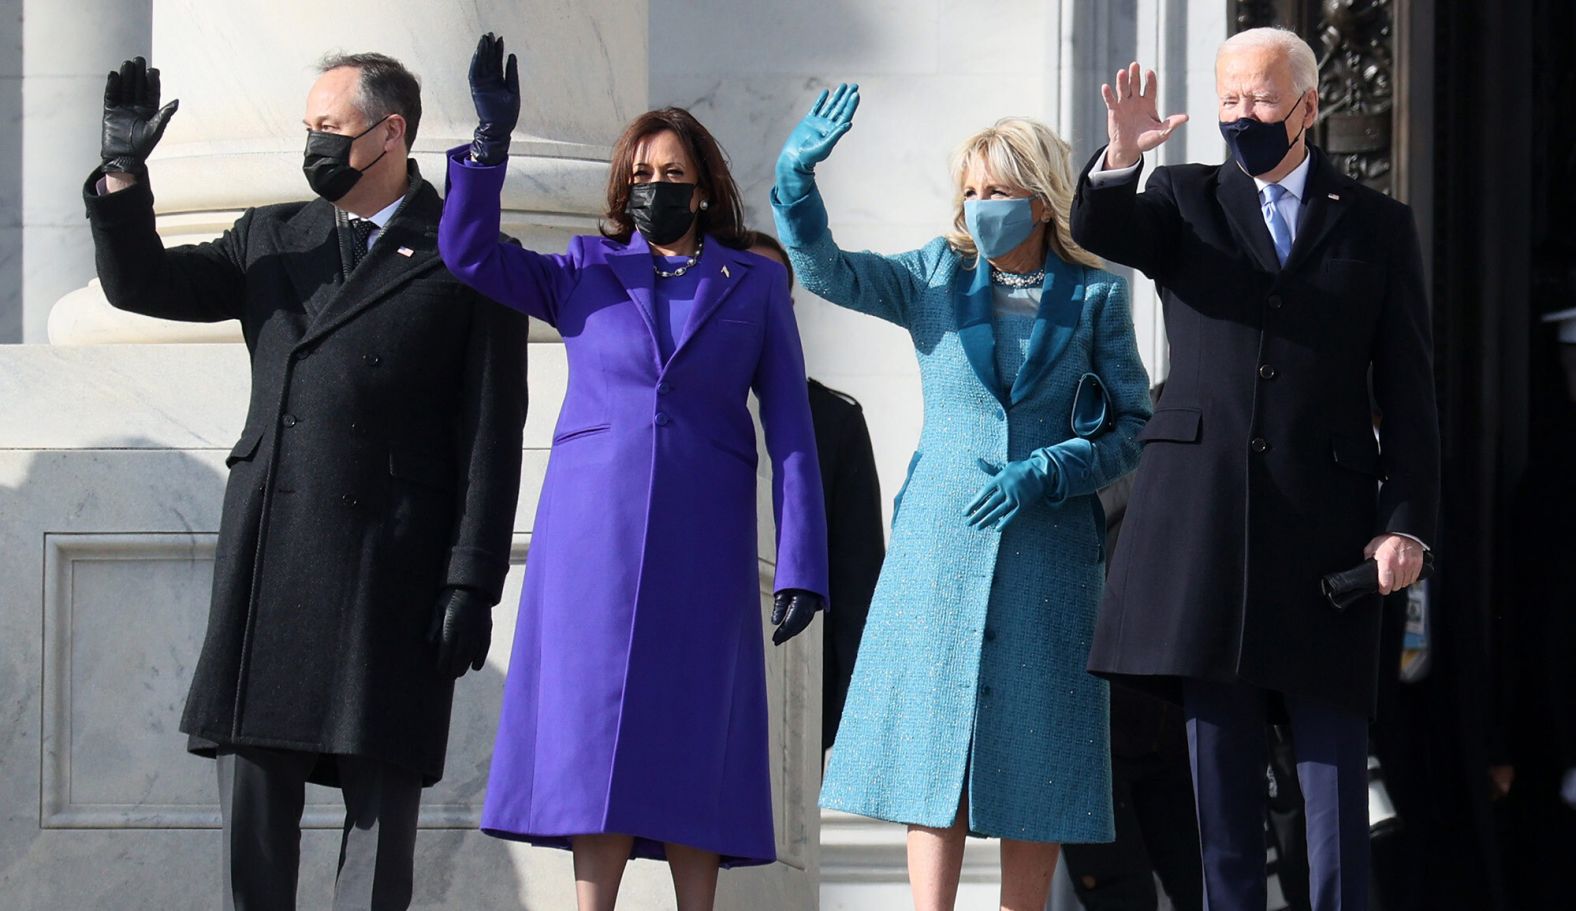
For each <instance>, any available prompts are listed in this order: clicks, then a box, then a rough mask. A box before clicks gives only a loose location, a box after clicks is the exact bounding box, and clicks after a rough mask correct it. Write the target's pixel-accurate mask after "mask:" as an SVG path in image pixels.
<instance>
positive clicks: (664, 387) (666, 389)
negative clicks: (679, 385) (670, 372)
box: [657, 382, 673, 395]
mask: <svg viewBox="0 0 1576 911" xmlns="http://www.w3.org/2000/svg"><path fill="white" fill-rule="evenodd" d="M672 391H673V387H672V386H671V385H669V384H668V383H666V382H663V383H658V384H657V395H667V394H668V393H670V392H672Z"/></svg>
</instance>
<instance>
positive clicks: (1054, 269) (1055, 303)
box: [993, 252, 1084, 405]
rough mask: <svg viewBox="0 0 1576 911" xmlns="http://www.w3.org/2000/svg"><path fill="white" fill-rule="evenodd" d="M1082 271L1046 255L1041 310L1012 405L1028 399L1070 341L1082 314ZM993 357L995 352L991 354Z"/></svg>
mask: <svg viewBox="0 0 1576 911" xmlns="http://www.w3.org/2000/svg"><path fill="white" fill-rule="evenodd" d="M1083 299H1084V270H1083V267H1082V266H1075V265H1073V264H1072V263H1069V262H1064V261H1063V260H1062V258H1061V257H1060V256H1057V255H1056V254H1055V253H1054V252H1053V253H1051V254H1050V255H1049V256H1047V257H1046V258H1045V284H1044V285H1042V286H1041V288H1040V310H1039V313H1038V314H1036V315H1035V318H1034V328H1033V329H1032V330H1031V331H1030V332H1029V350H1028V351H1027V352H1026V353H1025V355H1024V359H1023V366H1022V367H1021V368H1019V369H1018V376H1017V378H1016V379H1014V380H1013V383H1012V404H1014V405H1016V404H1018V403H1019V402H1021V401H1023V400H1024V399H1025V398H1028V396H1029V393H1031V392H1033V391H1034V387H1035V386H1036V385H1037V384H1038V383H1039V382H1040V380H1041V379H1043V378H1044V377H1045V374H1046V373H1048V372H1050V369H1051V365H1052V364H1054V363H1056V359H1057V358H1058V357H1061V354H1062V351H1063V349H1065V348H1066V347H1067V343H1068V342H1070V341H1072V337H1073V332H1074V331H1075V330H1077V328H1078V318H1079V317H1080V316H1082V314H1083ZM993 357H994V355H993Z"/></svg>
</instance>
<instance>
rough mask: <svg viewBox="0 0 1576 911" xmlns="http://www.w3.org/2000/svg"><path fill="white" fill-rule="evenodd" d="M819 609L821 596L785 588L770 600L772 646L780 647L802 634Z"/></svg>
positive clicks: (798, 589) (799, 589)
mask: <svg viewBox="0 0 1576 911" xmlns="http://www.w3.org/2000/svg"><path fill="white" fill-rule="evenodd" d="M820 609H821V596H820V595H818V594H816V593H815V592H807V591H805V590H804V589H802V588H785V589H783V590H782V591H780V592H778V593H777V594H776V596H775V597H773V598H772V625H773V626H775V627H777V630H776V631H775V632H773V633H772V644H773V645H782V644H783V643H784V642H787V641H788V640H789V639H792V638H793V637H795V636H797V635H799V634H800V633H802V632H804V630H805V627H808V626H809V625H810V621H811V620H812V619H814V618H815V612H816V611H818V610H820Z"/></svg>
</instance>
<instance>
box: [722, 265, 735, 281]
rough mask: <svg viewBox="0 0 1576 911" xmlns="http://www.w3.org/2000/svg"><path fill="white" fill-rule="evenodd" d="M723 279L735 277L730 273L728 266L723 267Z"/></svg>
mask: <svg viewBox="0 0 1576 911" xmlns="http://www.w3.org/2000/svg"><path fill="white" fill-rule="evenodd" d="M722 277H723V278H732V277H733V275H732V273H730V272H729V271H728V267H727V266H723V267H722Z"/></svg>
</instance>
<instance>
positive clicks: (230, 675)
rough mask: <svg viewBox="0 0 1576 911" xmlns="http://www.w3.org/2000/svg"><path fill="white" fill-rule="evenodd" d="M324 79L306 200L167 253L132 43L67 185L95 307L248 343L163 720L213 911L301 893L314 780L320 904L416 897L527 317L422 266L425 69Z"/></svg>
mask: <svg viewBox="0 0 1576 911" xmlns="http://www.w3.org/2000/svg"><path fill="white" fill-rule="evenodd" d="M320 71H321V72H320V75H319V77H318V79H317V81H316V82H315V83H314V84H313V86H312V89H311V92H310V93H309V94H308V95H307V101H306V119H305V125H306V130H307V132H306V153H305V160H304V162H303V167H304V171H305V174H306V180H307V183H308V185H309V186H311V188H312V190H313V191H314V192H316V193H317V194H318V196H319V197H320V198H319V199H315V200H312V201H310V202H293V203H285V204H282V205H272V206H265V207H262V208H257V209H249V210H247V211H246V212H245V213H244V214H243V215H242V216H241V217H240V219H239V220H238V221H236V223H235V224H234V225H233V226H232V227H231V228H230V229H229V230H227V231H225V232H224V234H223V236H221V237H219V238H218V239H217V240H214V241H212V242H209V243H203V244H197V245H194V246H181V247H173V248H171V249H165V247H164V245H163V244H162V243H161V242H160V240H159V236H158V234H157V233H156V231H155V229H154V209H153V190H152V188H151V186H150V183H149V179H148V169H147V167H146V165H145V162H146V160H147V157H148V154H149V153H150V152H151V151H153V148H154V146H155V145H156V144H157V143H158V141H159V137H160V136H161V135H162V134H163V132H164V128H165V126H166V125H167V124H168V123H169V120H170V117H171V116H172V115H173V114H174V113H175V110H176V102H173V101H172V102H170V103H169V104H167V105H165V106H164V107H162V108H161V107H160V106H159V94H160V92H159V71H158V70H157V69H150V68H148V66H147V65H146V63H145V62H144V61H143V60H142V58H140V57H139V58H137V59H135V60H130V61H127V62H126V63H125V64H123V65H122V66H121V68H120V70H119V71H118V72H114V73H111V74H110V75H109V80H108V85H107V87H106V90H105V97H104V129H103V143H102V146H103V147H102V152H103V164H102V165H100V166H99V167H98V168H96V169H95V170H94V171H93V173H92V175H91V176H89V178H88V180H87V185H86V186H85V188H84V195H85V201H86V205H87V214H88V219H89V221H90V224H91V225H92V230H93V241H94V245H95V248H96V251H97V263H98V275H99V279H100V280H101V281H102V283H103V286H104V293H105V295H106V296H107V297H108V298H109V302H110V303H111V304H113V305H114V306H115V307H118V308H120V309H122V310H129V311H134V312H137V313H143V314H147V315H149V316H155V317H161V318H164V319H175V320H186V321H191V322H219V321H222V320H231V319H234V320H239V321H240V323H241V331H242V334H243V335H244V336H245V339H246V346H247V350H248V352H249V353H250V355H251V365H252V368H251V369H252V392H251V403H250V405H249V407H248V410H247V416H246V426H245V429H244V430H243V431H242V433H241V439H240V442H238V443H237V444H236V446H235V449H234V450H233V451H232V452H231V453H230V456H229V458H228V459H226V460H225V461H226V464H227V465H228V466H229V468H230V477H229V482H228V484H227V486H226V489H225V495H224V509H223V513H222V517H221V520H220V528H219V544H218V550H217V553H216V554H215V558H214V584H213V602H212V606H211V608H210V612H209V616H208V632H207V636H206V638H205V639H204V641H203V646H202V655H201V657H200V659H199V660H198V662H197V668H196V672H195V674H194V677H193V680H192V686H191V692H190V695H189V696H188V697H187V701H186V710H185V714H184V715H183V716H182V718H181V724H180V727H181V730H182V731H184V732H186V733H187V734H188V735H190V738H191V740H190V748H191V750H192V751H193V752H196V753H199V754H201V755H205V756H214V757H217V760H218V761H217V763H216V766H217V769H218V777H219V806H220V810H221V814H222V816H223V836H224V907H225V908H227V909H233V908H247V909H259V908H262V909H281V908H284V909H288V908H293V907H295V900H296V881H297V872H298V867H299V863H300V850H301V846H300V841H301V832H300V823H301V812H302V808H303V804H304V801H305V786H306V783H307V782H308V781H312V782H316V783H319V784H325V785H330V786H337V787H339V788H341V789H342V791H343V793H344V799H345V826H344V837H343V841H342V845H341V850H340V856H339V872H338V877H337V879H336V881H335V886H334V905H333V906H334V907H335V908H336V909H352V908H354V909H365V908H375V909H398V908H405V907H407V906H409V904H410V901H411V897H412V892H413V889H414V869H413V868H414V851H415V839H416V816H417V810H418V808H419V805H420V800H421V789H422V788H423V787H424V786H427V785H431V784H432V783H434V782H436V781H437V780H438V779H439V778H440V777H441V776H442V774H443V761H444V753H445V750H446V748H447V745H448V735H449V712H450V706H451V704H452V701H453V693H454V680H455V678H457V677H459V676H460V675H461V674H463V673H464V672H465V669H466V668H467V667H469V668H474V669H477V670H480V669H481V667H482V664H483V661H484V660H485V658H486V655H487V648H488V644H489V641H490V638H491V631H492V618H491V609H492V605H493V604H494V603H495V602H496V601H497V600H498V598H499V594H500V590H501V588H502V586H503V579H504V575H505V573H506V572H507V571H508V569H509V547H510V538H511V532H512V529H513V525H514V507H515V499H516V497H517V496H518V493H519V484H520V442H521V428H522V425H523V424H524V422H525V408H526V393H525V345H524V342H525V321H524V318H523V317H519V316H517V315H515V314H513V313H510V312H509V311H508V310H505V309H504V308H502V307H498V306H496V305H494V304H492V303H490V302H488V301H486V300H484V299H483V298H482V297H481V296H480V295H478V294H476V293H475V292H474V291H471V290H470V289H469V288H466V287H465V286H464V285H462V284H460V283H459V281H457V280H456V279H455V278H454V277H453V276H452V275H450V274H449V273H448V272H447V271H445V270H444V268H443V263H442V261H441V260H440V259H439V257H438V250H437V225H438V216H439V214H440V211H441V208H442V203H441V201H440V200H439V198H438V193H437V191H436V190H434V189H433V187H432V185H431V184H429V183H427V181H425V180H423V179H422V177H421V174H420V172H418V171H417V169H416V164H415V162H414V161H410V160H409V158H408V154H409V151H410V146H411V142H412V141H413V140H414V138H415V136H416V129H417V126H418V125H419V123H420V120H421V94H420V89H419V88H418V85H417V82H416V77H415V76H413V75H412V74H411V73H410V72H409V71H407V70H406V69H405V67H404V66H402V65H401V64H400V63H399V62H398V61H397V60H394V59H392V58H390V57H386V56H384V55H382V54H354V55H341V56H330V57H327V58H325V59H324V60H323V61H322V63H321V65H320ZM186 379H187V380H188V381H196V382H200V381H201V379H202V378H201V377H188V378H186ZM308 904H310V905H311V906H312V907H324V906H325V904H324V902H323V901H321V900H314V901H311V902H309V903H308Z"/></svg>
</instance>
